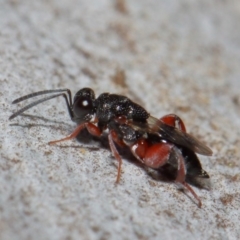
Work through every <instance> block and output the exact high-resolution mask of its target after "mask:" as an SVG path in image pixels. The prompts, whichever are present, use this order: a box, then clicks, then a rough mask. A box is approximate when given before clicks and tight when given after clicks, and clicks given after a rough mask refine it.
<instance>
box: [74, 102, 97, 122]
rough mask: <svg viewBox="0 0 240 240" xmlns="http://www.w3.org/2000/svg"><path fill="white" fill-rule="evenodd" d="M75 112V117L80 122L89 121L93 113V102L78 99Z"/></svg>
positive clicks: (75, 103)
mask: <svg viewBox="0 0 240 240" xmlns="http://www.w3.org/2000/svg"><path fill="white" fill-rule="evenodd" d="M73 111H74V114H75V117H77V118H78V119H79V120H87V119H88V117H90V115H91V113H92V111H93V102H92V100H91V99H89V98H86V97H78V98H76V100H75V102H74V104H73Z"/></svg>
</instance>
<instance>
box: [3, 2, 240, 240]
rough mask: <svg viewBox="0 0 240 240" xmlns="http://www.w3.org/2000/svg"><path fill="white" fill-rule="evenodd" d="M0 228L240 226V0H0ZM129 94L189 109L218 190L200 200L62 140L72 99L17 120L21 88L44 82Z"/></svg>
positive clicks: (172, 231) (63, 234)
mask: <svg viewBox="0 0 240 240" xmlns="http://www.w3.org/2000/svg"><path fill="white" fill-rule="evenodd" d="M0 6H1V7H0V96H1V100H0V111H1V114H0V122H1V128H0V131H1V138H0V150H1V152H0V172H1V174H0V179H1V186H0V239H11V240H13V239H240V230H239V222H240V210H239V209H240V193H239V182H240V173H239V169H240V168H239V167H240V95H239V89H240V31H239V22H240V2H239V1H237V0H235V1H234V0H232V1H220V0H211V1H209V0H202V1H198V0H181V1H179V0H172V1H169V0H162V1H157V0H155V1H154V0H149V1H144V0H129V1H127V0H125V1H124V0H115V1H113V0H112V1H110V0H95V1H93V0H92V1H83V0H82V1H80V0H60V1H59V0H58V1H57V0H48V1H32V0H29V1H27V0H23V1H17V0H9V1H4V0H1V1H0ZM86 86H88V87H92V88H93V89H94V90H95V91H96V94H97V95H98V94H100V93H102V92H106V91H107V92H114V93H120V94H124V95H127V96H129V97H131V98H132V99H133V100H135V101H137V102H138V103H140V104H142V105H143V106H144V107H146V108H147V109H148V111H149V112H150V113H151V114H152V115H154V116H156V117H160V116H163V115H164V114H167V113H172V112H174V113H176V114H178V115H180V116H181V117H182V118H183V120H184V122H185V123H186V126H187V128H188V131H189V132H190V133H192V134H193V135H195V136H196V137H198V138H199V139H200V140H202V141H203V142H205V143H207V145H208V146H210V147H211V148H212V149H213V151H214V156H213V157H200V158H201V162H202V164H203V167H204V169H206V170H207V172H208V173H209V174H210V175H211V180H212V190H211V191H207V190H201V189H197V188H195V191H196V192H197V194H198V195H199V196H200V197H201V199H202V202H203V207H202V209H199V208H198V207H197V206H196V205H195V204H194V203H193V202H192V201H191V199H189V198H188V197H187V196H186V195H184V194H183V193H181V192H179V191H178V190H177V189H176V187H175V186H174V184H172V183H169V182H164V181H157V180H155V179H153V178H152V177H151V176H150V175H149V174H148V172H147V171H146V170H145V169H144V168H141V167H140V166H138V165H137V164H136V162H134V161H133V158H132V157H131V156H130V155H129V154H126V155H124V156H123V158H124V161H123V168H122V178H121V182H120V184H119V185H118V186H115V185H114V181H115V178H116V173H117V170H116V166H117V164H116V161H115V160H114V159H113V158H112V157H111V154H110V151H109V149H108V146H107V145H106V144H105V143H104V141H103V142H99V141H95V140H92V139H90V138H88V139H86V140H85V141H84V142H83V141H82V142H81V141H77V140H72V141H69V142H65V143H62V144H59V145H58V146H49V145H47V142H48V141H51V140H54V139H59V138H62V137H63V136H66V135H67V134H69V133H70V132H71V131H72V130H73V129H74V127H75V125H74V123H72V122H71V121H70V120H69V116H68V114H67V111H66V106H65V103H64V100H63V99H55V100H51V101H49V102H48V103H44V104H42V105H41V106H38V107H35V108H33V109H31V110H29V111H28V112H27V113H26V114H27V115H25V116H20V117H18V118H16V119H14V120H13V121H11V122H10V121H8V117H9V116H10V115H11V113H12V112H13V111H16V109H19V108H20V107H21V106H23V105H24V103H22V104H19V105H17V106H15V105H11V101H12V100H13V99H14V98H16V97H19V96H21V95H24V94H27V93H31V92H34V91H38V90H43V89H57V88H64V87H67V88H70V89H71V90H72V91H73V93H75V92H76V91H77V90H78V89H80V88H82V87H86Z"/></svg>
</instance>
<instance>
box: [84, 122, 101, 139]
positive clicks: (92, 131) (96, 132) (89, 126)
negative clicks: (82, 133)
mask: <svg viewBox="0 0 240 240" xmlns="http://www.w3.org/2000/svg"><path fill="white" fill-rule="evenodd" d="M85 127H86V128H87V130H88V132H89V133H90V134H91V135H93V136H96V137H100V136H101V135H102V132H101V130H100V129H99V127H97V126H95V125H94V124H92V123H85Z"/></svg>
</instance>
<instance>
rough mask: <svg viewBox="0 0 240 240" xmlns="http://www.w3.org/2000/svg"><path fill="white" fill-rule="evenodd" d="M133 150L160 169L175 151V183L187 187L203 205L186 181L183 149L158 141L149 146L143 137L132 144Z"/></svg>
mask: <svg viewBox="0 0 240 240" xmlns="http://www.w3.org/2000/svg"><path fill="white" fill-rule="evenodd" d="M130 149H131V151H132V153H133V155H134V156H136V157H137V159H139V160H140V161H141V162H143V163H144V164H145V165H146V166H148V167H150V168H153V169H159V168H160V167H161V166H163V165H165V164H166V163H167V162H168V160H169V157H170V154H171V152H172V151H174V153H175V156H176V158H177V164H178V170H177V177H176V180H175V183H176V184H177V185H178V186H179V187H181V188H182V189H185V190H186V189H187V190H188V191H189V192H191V194H192V195H193V197H194V198H195V199H196V200H197V201H198V206H199V207H201V205H202V203H201V200H200V198H199V197H198V196H197V194H196V193H195V192H194V190H193V189H192V188H191V187H190V186H189V185H188V184H187V183H186V182H185V176H186V168H185V163H184V159H183V156H182V153H181V151H180V150H179V149H178V148H176V147H174V146H173V145H172V144H169V143H156V144H153V145H152V146H148V143H147V140H145V139H141V140H138V142H137V143H135V144H133V145H132V146H131V148H130Z"/></svg>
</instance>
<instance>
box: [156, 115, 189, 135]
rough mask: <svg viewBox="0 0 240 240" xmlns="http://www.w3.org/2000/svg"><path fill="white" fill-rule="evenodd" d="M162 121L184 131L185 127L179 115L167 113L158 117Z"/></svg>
mask: <svg viewBox="0 0 240 240" xmlns="http://www.w3.org/2000/svg"><path fill="white" fill-rule="evenodd" d="M160 120H161V121H163V122H164V123H166V124H168V125H170V126H173V127H175V128H177V129H179V130H181V131H183V132H186V127H185V125H184V123H183V121H182V119H181V118H180V117H178V116H177V115H175V114H168V115H165V116H163V117H161V118H160Z"/></svg>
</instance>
